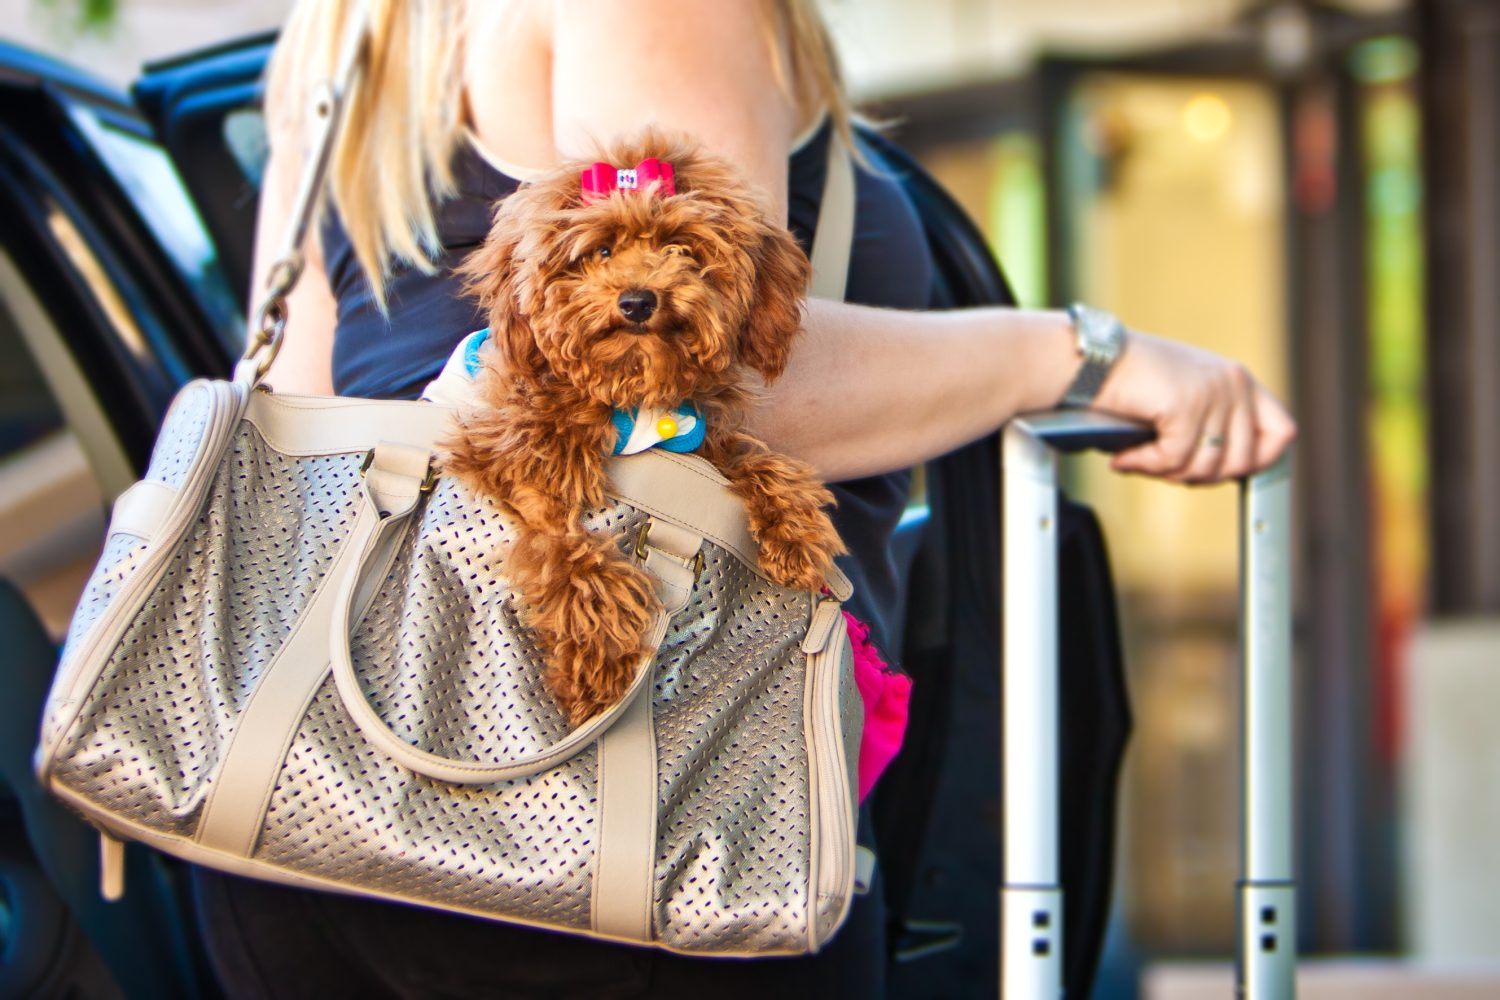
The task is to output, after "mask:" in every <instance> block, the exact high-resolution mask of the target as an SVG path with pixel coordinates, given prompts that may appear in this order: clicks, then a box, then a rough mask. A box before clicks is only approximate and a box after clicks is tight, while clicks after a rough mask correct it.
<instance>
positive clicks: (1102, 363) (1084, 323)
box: [1058, 304, 1125, 409]
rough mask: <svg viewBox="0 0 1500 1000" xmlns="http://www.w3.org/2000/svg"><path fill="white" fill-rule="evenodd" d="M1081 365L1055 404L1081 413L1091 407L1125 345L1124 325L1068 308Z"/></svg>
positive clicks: (1078, 306) (1097, 311) (1087, 310)
mask: <svg viewBox="0 0 1500 1000" xmlns="http://www.w3.org/2000/svg"><path fill="white" fill-rule="evenodd" d="M1068 316H1069V318H1070V319H1072V321H1073V329H1074V330H1075V331H1076V333H1077V335H1078V353H1079V354H1080V355H1081V356H1082V357H1083V364H1082V365H1081V366H1080V367H1079V369H1078V373H1077V374H1076V375H1074V376H1073V382H1072V384H1071V385H1069V386H1068V391H1067V392H1065V393H1063V398H1062V401H1061V402H1060V403H1059V404H1058V405H1059V406H1062V407H1064V408H1070V409H1080V408H1083V407H1087V406H1089V405H1090V404H1091V403H1093V401H1094V398H1095V397H1096V396H1098V395H1099V389H1100V387H1101V386H1103V385H1104V380H1105V379H1106V378H1108V377H1109V373H1110V370H1111V369H1112V368H1114V365H1115V361H1116V360H1117V359H1118V358H1119V357H1120V351H1121V350H1122V349H1123V348H1124V345H1125V325H1124V324H1123V323H1121V322H1120V321H1119V320H1118V319H1116V318H1115V317H1114V316H1113V315H1111V314H1110V313H1107V312H1105V311H1104V310H1102V309H1094V308H1092V307H1090V306H1086V305H1082V304H1074V305H1072V306H1070V307H1069V308H1068Z"/></svg>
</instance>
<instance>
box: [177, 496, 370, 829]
mask: <svg viewBox="0 0 1500 1000" xmlns="http://www.w3.org/2000/svg"><path fill="white" fill-rule="evenodd" d="M379 526H380V518H379V517H378V516H377V515H376V513H375V511H374V510H373V509H371V507H370V506H368V505H365V506H362V507H361V508H360V510H359V513H358V514H357V515H356V517H355V520H354V527H353V528H352V529H351V530H350V532H349V537H348V539H347V540H346V541H345V542H344V544H343V545H342V546H340V548H339V553H338V555H337V556H335V557H334V561H333V565H331V566H330V567H329V569H328V575H327V576H326V577H325V578H324V580H323V585H322V586H321V587H319V588H318V592H317V593H316V594H314V595H313V598H312V600H311V601H309V602H308V606H307V608H306V609H304V610H303V612H302V615H301V617H300V618H298V619H297V623H296V624H295V625H294V626H293V627H292V632H291V634H290V635H288V636H287V639H286V642H284V643H283V644H282V646H281V650H280V651H279V653H278V654H277V656H276V658H275V659H274V660H272V661H271V663H270V665H269V666H267V667H266V670H265V673H264V674H263V675H262V676H261V679H260V683H258V684H257V685H256V686H255V691H254V692H253V693H252V694H251V695H250V702H249V704H247V705H246V706H245V710H244V712H243V713H241V715H240V720H239V724H238V726H236V727H235V731H234V734H233V735H232V736H231V737H230V740H229V745H228V746H227V747H226V748H225V749H224V758H223V763H222V764H221V765H220V768H219V773H218V776H217V777H216V778H215V779H214V783H213V786H212V787H211V788H210V789H209V794H208V801H207V802H205V803H204V806H203V818H202V819H201V820H200V821H199V823H198V831H197V837H198V840H199V842H200V843H202V844H203V845H204V846H205V847H207V848H209V849H210V850H215V851H224V852H227V853H229V854H233V855H236V856H237V857H249V856H250V855H251V853H252V852H253V851H254V850H255V842H256V840H257V839H258V838H259V836H260V830H261V826H262V824H263V821H264V819H265V815H266V808H267V804H268V802H269V801H270V797H271V792H272V791H273V789H274V788H275V783H276V777H277V775H278V774H279V773H280V771H281V765H282V763H283V761H284V760H285V759H286V751H287V746H288V745H289V744H290V743H291V741H292V739H293V737H295V736H296V734H297V729H298V727H299V725H300V724H301V722H302V718H303V716H304V715H306V714H307V706H308V703H309V702H311V701H312V699H313V696H314V695H316V694H317V692H318V688H320V687H322V686H323V681H324V680H325V679H326V678H327V677H328V632H329V630H330V629H331V628H333V627H334V596H335V592H336V591H337V589H338V586H337V581H338V580H339V579H341V578H342V576H343V575H344V574H345V573H347V572H348V571H349V563H350V562H352V561H354V558H355V556H357V555H358V554H359V552H360V550H361V548H362V547H363V544H362V543H363V542H364V540H365V539H366V538H368V537H369V536H370V535H372V534H374V532H375V531H376V530H377V529H378V527H379Z"/></svg>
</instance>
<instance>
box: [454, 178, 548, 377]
mask: <svg viewBox="0 0 1500 1000" xmlns="http://www.w3.org/2000/svg"><path fill="white" fill-rule="evenodd" d="M523 194H524V192H517V193H515V194H512V195H511V196H510V197H508V198H506V199H505V200H504V201H502V202H501V203H500V205H499V207H498V208H497V209H496V211H495V219H494V223H493V224H492V225H491V226H490V233H489V236H488V237H486V238H485V241H484V242H483V243H481V244H480V245H479V247H478V249H476V250H475V251H474V252H473V253H471V254H469V255H468V256H467V257H466V258H464V261H463V263H462V264H460V265H459V267H458V271H457V273H458V274H459V276H460V277H461V278H462V279H463V287H464V291H465V292H466V293H467V294H468V295H470V296H471V297H473V298H474V299H475V300H476V301H477V302H478V303H479V307H480V309H481V310H482V311H483V312H484V313H485V315H486V316H487V317H488V320H489V325H490V342H491V343H492V344H493V345H494V346H495V349H496V350H497V351H499V352H500V357H501V359H502V360H503V363H504V364H505V366H506V368H507V369H508V370H509V371H511V372H513V373H514V374H516V375H519V376H522V377H535V376H537V375H538V374H540V373H541V371H542V370H543V369H544V368H545V367H546V361H545V359H544V357H543V355H542V352H541V348H540V347H539V346H538V345H537V342H536V335H535V334H534V332H533V331H532V328H531V324H530V322H529V321H528V320H527V318H526V316H527V303H528V301H529V300H530V299H531V298H532V297H533V296H534V292H535V289H533V288H531V287H529V286H530V285H531V284H532V280H531V279H530V278H529V276H528V275H526V274H525V273H523V272H524V269H523V268H522V266H521V259H522V257H523V254H522V253H521V245H522V243H523V242H525V241H527V240H528V239H534V238H535V232H534V229H533V227H532V226H531V216H532V215H534V214H535V212H536V208H537V206H536V205H535V204H533V202H534V201H536V199H534V198H526V197H524V196H523Z"/></svg>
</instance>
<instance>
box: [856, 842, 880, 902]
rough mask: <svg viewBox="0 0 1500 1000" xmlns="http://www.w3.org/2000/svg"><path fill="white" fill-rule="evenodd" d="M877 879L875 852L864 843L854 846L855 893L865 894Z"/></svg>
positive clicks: (858, 894) (857, 894)
mask: <svg viewBox="0 0 1500 1000" xmlns="http://www.w3.org/2000/svg"><path fill="white" fill-rule="evenodd" d="M874 881H875V852H874V851H872V850H870V849H869V848H868V847H866V846H865V845H863V844H860V845H859V846H857V847H855V848H854V894H855V895H856V896H863V895H864V894H865V893H867V892H869V891H870V885H871V883H873V882H874Z"/></svg>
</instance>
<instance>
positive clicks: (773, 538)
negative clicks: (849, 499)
mask: <svg viewBox="0 0 1500 1000" xmlns="http://www.w3.org/2000/svg"><path fill="white" fill-rule="evenodd" d="M751 533H752V534H753V535H754V536H755V539H756V541H757V542H759V543H760V568H761V570H762V571H763V572H764V573H765V574H766V576H768V577H770V578H771V580H773V581H774V582H776V583H779V584H781V585H782V586H783V587H791V588H793V589H794V590H813V591H816V590H821V589H822V588H823V586H824V585H825V584H826V583H827V580H828V571H829V570H830V569H832V568H833V559H834V556H836V555H839V554H840V553H842V552H843V551H844V543H843V542H842V541H841V540H840V539H839V536H838V532H836V531H834V529H833V522H831V521H830V520H829V519H828V515H827V514H824V513H823V512H822V511H821V510H817V511H814V512H812V513H811V514H810V515H808V516H805V517H802V518H794V517H781V518H778V519H776V520H773V521H770V522H766V523H762V524H759V525H754V524H752V526H751Z"/></svg>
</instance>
